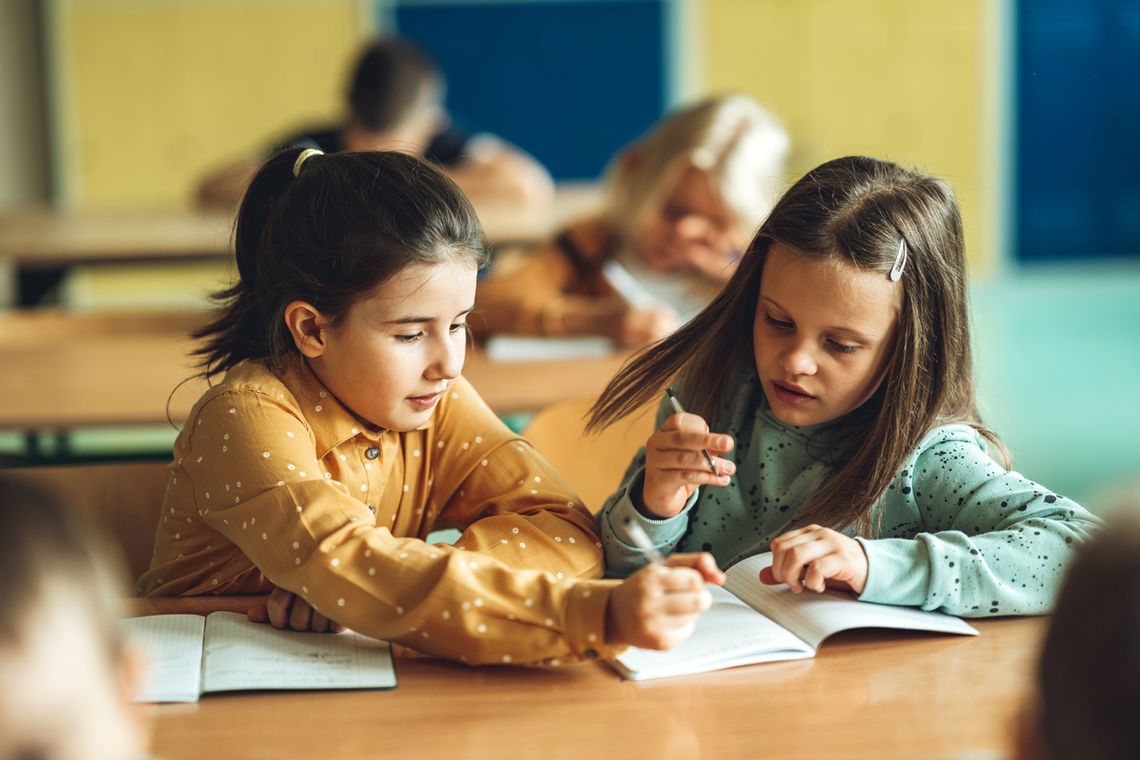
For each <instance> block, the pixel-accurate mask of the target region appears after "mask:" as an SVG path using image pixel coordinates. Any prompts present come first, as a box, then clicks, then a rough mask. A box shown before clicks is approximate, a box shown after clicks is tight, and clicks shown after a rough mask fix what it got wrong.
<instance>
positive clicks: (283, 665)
mask: <svg viewBox="0 0 1140 760" xmlns="http://www.w3.org/2000/svg"><path fill="white" fill-rule="evenodd" d="M120 622H121V624H122V626H123V630H124V632H125V634H126V636H127V639H128V640H129V641H130V642H131V644H132V645H134V646H135V647H136V648H137V649H138V650H139V651H140V653H141V654H142V655H143V657H144V658H145V659H146V678H145V680H144V683H143V684H142V688H141V689H140V691H139V693H138V694H136V695H135V700H136V701H140V702H194V701H197V699H198V697H199V695H201V694H205V693H207V692H215V691H250V690H261V689H390V688H393V687H394V686H395V685H396V670H395V668H394V666H393V664H392V651H391V648H390V647H389V645H388V643H387V642H385V641H377V640H376V639H370V638H368V637H366V636H361V635H360V634H358V633H352V632H349V631H345V632H344V633H338V634H333V633H298V632H296V631H279V630H276V629H275V628H273V627H271V626H269V625H266V624H262V623H252V622H250V621H249V620H248V619H247V618H246V616H245V615H239V614H237V613H234V612H214V613H211V614H210V615H208V616H206V617H202V616H201V615H148V616H145V617H135V618H127V619H126V620H122V621H120Z"/></svg>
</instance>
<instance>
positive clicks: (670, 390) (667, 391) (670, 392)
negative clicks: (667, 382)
mask: <svg viewBox="0 0 1140 760" xmlns="http://www.w3.org/2000/svg"><path fill="white" fill-rule="evenodd" d="M665 395H667V396H669V397H670V398H677V394H676V393H674V392H673V386H669V387H668V388H666V389H665Z"/></svg>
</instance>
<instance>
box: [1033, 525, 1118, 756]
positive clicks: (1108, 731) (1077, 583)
mask: <svg viewBox="0 0 1140 760" xmlns="http://www.w3.org/2000/svg"><path fill="white" fill-rule="evenodd" d="M1131 509H1132V511H1129V512H1123V511H1122V512H1120V513H1119V514H1116V515H1114V516H1110V517H1109V518H1108V523H1109V527H1108V528H1107V529H1106V530H1104V531H1103V532H1101V534H1100V535H1098V536H1097V537H1096V538H1094V539H1093V540H1092V541H1090V542H1089V543H1088V544H1087V545H1086V546H1084V547H1082V548H1081V549H1080V551H1078V552H1077V556H1076V558H1075V559H1074V560H1073V562H1072V563H1071V564H1070V565H1069V568H1068V571H1067V572H1066V574H1065V579H1064V582H1063V583H1062V585H1061V592H1060V594H1059V595H1058V596H1057V604H1056V606H1055V607H1054V609H1053V619H1052V621H1051V623H1050V625H1049V632H1048V634H1047V635H1046V637H1045V646H1044V649H1043V651H1042V654H1041V660H1040V662H1039V664H1038V668H1037V686H1038V694H1037V700H1036V704H1034V705H1031V706H1027V708H1026V710H1025V712H1024V719H1025V720H1024V722H1023V724H1022V725H1021V727H1020V728H1021V735H1020V736H1019V742H1018V744H1019V752H1018V758H1019V760H1115V758H1124V757H1129V758H1135V757H1140V721H1137V716H1140V586H1138V585H1137V584H1135V583H1132V581H1133V580H1135V579H1136V578H1140V511H1136V510H1137V509H1138V507H1136V506H1133V507H1132V508H1131Z"/></svg>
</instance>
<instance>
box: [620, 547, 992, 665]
mask: <svg viewBox="0 0 1140 760" xmlns="http://www.w3.org/2000/svg"><path fill="white" fill-rule="evenodd" d="M771 564H772V555H771V554H770V553H765V554H758V555H756V556H755V557H749V558H748V559H746V560H743V561H741V562H738V563H737V564H735V565H733V566H732V567H731V568H729V570H728V572H727V573H726V575H727V579H726V580H725V584H724V588H718V587H716V586H709V590H710V591H711V592H712V596H713V604H712V607H710V608H709V609H708V610H707V611H705V612H704V613H703V614H702V615H701V616H700V618H699V619H698V621H697V627H696V630H695V631H694V632H693V635H692V636H690V637H689V639H688V640H687V641H685V642H684V643H682V644H680V645H678V646H676V647H674V648H673V649H670V650H668V651H665V652H655V651H649V650H645V649H636V648H633V649H629V650H627V651H626V652H624V653H623V654H621V655H620V656H618V657H617V659H616V661H615V662H614V663H613V664H614V667H615V668H616V669H617V670H618V671H619V672H620V673H621V674H622V675H624V676H625V677H626V678H629V679H631V680H634V681H642V680H647V679H651V678H664V677H666V676H680V675H688V674H691V673H706V672H708V671H711V670H722V669H724V668H734V667H737V666H740V665H751V664H754V663H759V662H775V661H777V660H801V659H806V658H809V657H814V656H815V654H816V652H817V651H818V649H819V645H820V644H821V643H823V640H824V639H826V638H827V637H828V636H831V635H832V634H834V633H838V632H840V631H846V630H849V629H852V628H898V629H905V630H914V631H933V632H936V633H955V634H962V635H966V636H976V635H978V631H977V629H975V628H974V627H973V626H971V625H968V624H967V623H965V622H964V621H962V620H959V619H958V618H956V617H951V616H950V615H943V614H941V613H938V612H925V611H923V610H919V609H914V608H910V607H892V606H888V605H883V604H872V603H870V602H860V601H858V600H856V599H855V598H854V597H853V596H851V595H850V594H844V593H841V592H837V591H825V592H824V593H822V594H817V593H815V592H813V591H804V592H803V593H800V594H796V593H793V592H792V591H791V589H789V588H788V587H787V586H785V585H783V584H780V585H776V586H768V585H765V584H763V583H761V582H760V570H761V569H763V568H765V567H767V566H769V565H771Z"/></svg>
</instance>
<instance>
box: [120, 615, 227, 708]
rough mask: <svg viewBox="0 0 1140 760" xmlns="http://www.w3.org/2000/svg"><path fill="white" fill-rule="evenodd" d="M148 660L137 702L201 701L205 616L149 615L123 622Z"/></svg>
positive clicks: (125, 630) (126, 634)
mask: <svg viewBox="0 0 1140 760" xmlns="http://www.w3.org/2000/svg"><path fill="white" fill-rule="evenodd" d="M119 625H120V626H121V629H122V631H123V633H124V635H125V636H126V637H127V641H129V642H130V644H131V646H133V647H134V648H135V650H136V651H137V652H139V653H140V654H141V655H142V657H143V659H144V660H145V665H144V668H143V680H142V683H141V684H140V686H139V690H138V691H137V692H136V693H135V695H134V697H133V699H134V700H135V701H136V702H197V701H198V693H199V690H200V685H201V679H202V631H203V629H204V628H205V625H206V619H205V618H204V617H202V616H201V615H149V616H146V617H134V618H126V619H125V620H120V621H119Z"/></svg>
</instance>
